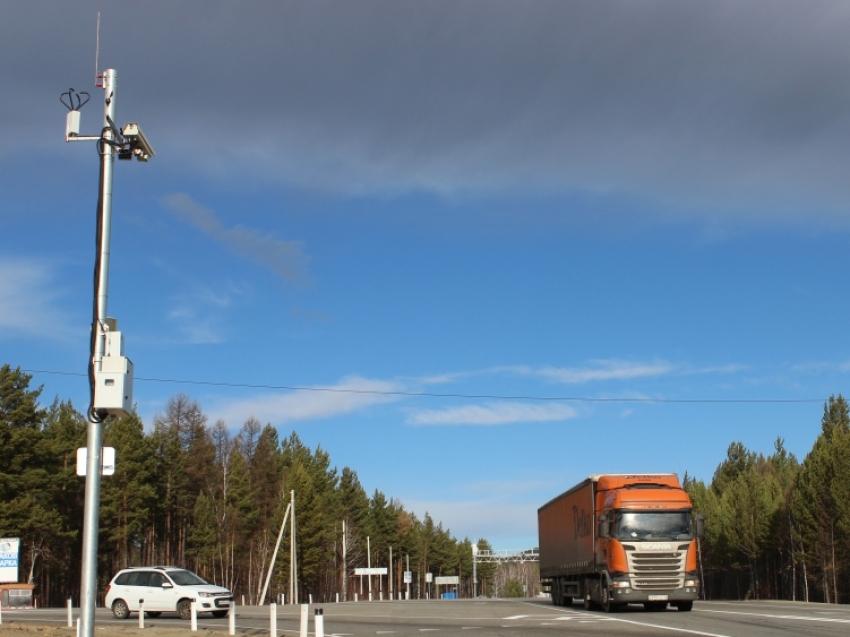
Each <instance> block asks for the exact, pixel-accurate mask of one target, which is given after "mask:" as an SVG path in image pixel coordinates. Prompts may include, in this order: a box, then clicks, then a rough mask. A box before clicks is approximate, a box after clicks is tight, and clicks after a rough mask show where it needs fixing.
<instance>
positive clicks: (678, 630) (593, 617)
mask: <svg viewBox="0 0 850 637" xmlns="http://www.w3.org/2000/svg"><path fill="white" fill-rule="evenodd" d="M521 603H524V604H528V602H521ZM528 605H529V606H530V605H531V604H528ZM552 610H554V611H555V612H558V611H559V609H557V608H553V609H552ZM563 612H564V613H571V614H573V615H579V616H582V617H583V618H585V620H586V621H587V620H595V621H599V620H600V619H602V618H601V617H598V616H597V615H591V614H590V613H583V612H580V611H568V610H565V611H563ZM605 619H607V620H608V621H612V622H620V623H623V624H632V625H634V626H641V627H642V628H657V629H659V630H670V631H673V632H674V633H685V634H688V635H703V637H730V636H729V635H722V634H720V633H706V632H704V631H701V630H689V629H687V628H676V627H674V626H662V625H660V624H647V623H645V622H637V621H633V620H631V619H620V618H619V617H605ZM827 621H835V620H827Z"/></svg>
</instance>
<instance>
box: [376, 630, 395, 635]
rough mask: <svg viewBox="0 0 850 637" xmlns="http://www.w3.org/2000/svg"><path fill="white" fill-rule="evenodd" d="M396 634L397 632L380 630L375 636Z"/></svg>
mask: <svg viewBox="0 0 850 637" xmlns="http://www.w3.org/2000/svg"><path fill="white" fill-rule="evenodd" d="M395 633H396V631H395V630H379V631H378V632H376V633H375V634H376V635H395Z"/></svg>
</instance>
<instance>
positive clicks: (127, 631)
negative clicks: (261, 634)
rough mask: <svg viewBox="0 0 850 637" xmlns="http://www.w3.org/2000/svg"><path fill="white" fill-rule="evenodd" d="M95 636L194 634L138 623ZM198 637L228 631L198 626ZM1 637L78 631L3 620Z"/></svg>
mask: <svg viewBox="0 0 850 637" xmlns="http://www.w3.org/2000/svg"><path fill="white" fill-rule="evenodd" d="M95 634H96V635H103V636H104V637H107V636H112V635H116V636H117V637H190V635H192V632H191V631H189V629H188V625H187V627H186V628H177V627H175V626H157V625H156V623H148V622H146V623H145V627H144V628H143V629H140V628H139V625H138V623H137V624H135V625H127V626H114V625H109V626H97V625H96V626H95ZM236 634H237V635H242V636H243V637H245V636H247V635H252V634H254V633H253V631H251V632H249V631H244V630H237V631H236ZM195 635H198V637H204V635H208V636H211V637H222V636H223V637H227V629H226V628H225V629H224V630H210V629H208V628H201V627H200V626H198V632H197V633H195ZM0 637H76V631H75V630H74V629H73V628H68V627H67V626H56V625H55V624H54V625H52V626H48V625H43V626H42V625H38V624H35V623H32V622H16V621H7V620H5V619H4V620H3V623H2V624H0Z"/></svg>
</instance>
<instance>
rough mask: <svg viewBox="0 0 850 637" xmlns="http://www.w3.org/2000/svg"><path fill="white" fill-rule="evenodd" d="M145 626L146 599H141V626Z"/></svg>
mask: <svg viewBox="0 0 850 637" xmlns="http://www.w3.org/2000/svg"><path fill="white" fill-rule="evenodd" d="M144 627H145V600H143V599H140V600H139V628H144Z"/></svg>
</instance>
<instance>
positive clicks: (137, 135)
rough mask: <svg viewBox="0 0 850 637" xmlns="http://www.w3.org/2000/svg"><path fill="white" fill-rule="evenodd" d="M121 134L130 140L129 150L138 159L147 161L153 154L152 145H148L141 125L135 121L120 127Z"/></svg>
mask: <svg viewBox="0 0 850 637" xmlns="http://www.w3.org/2000/svg"><path fill="white" fill-rule="evenodd" d="M121 134H122V135H123V136H124V138H125V139H126V140H127V141H128V142H130V148H131V152H132V153H133V154H134V155H135V156H136V159H138V160H139V161H147V160H148V159H150V158H151V157H153V156H154V155H156V153H155V152H153V146H151V145H150V142H149V141H148V138H147V137H145V134H144V133H143V132H142V128H141V126H139V125H138V124H136V123H130V124H127V125H126V126H124V128H122V129H121Z"/></svg>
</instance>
